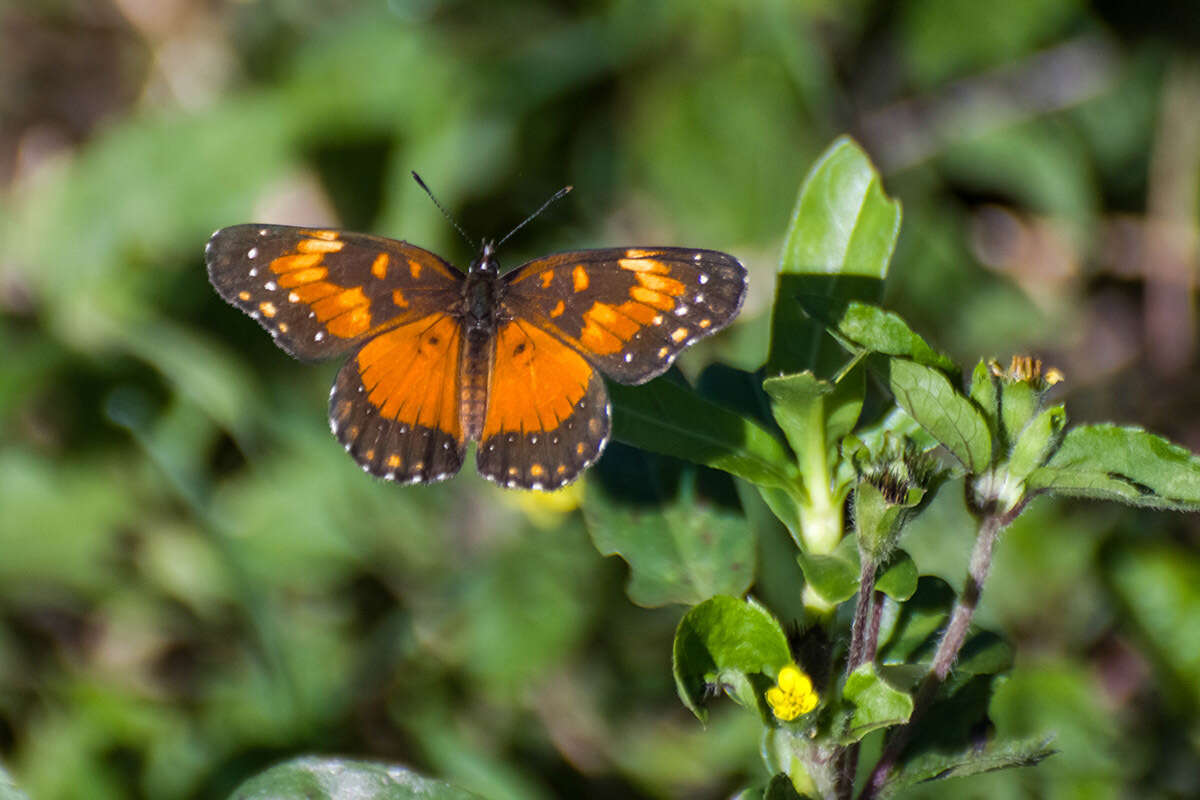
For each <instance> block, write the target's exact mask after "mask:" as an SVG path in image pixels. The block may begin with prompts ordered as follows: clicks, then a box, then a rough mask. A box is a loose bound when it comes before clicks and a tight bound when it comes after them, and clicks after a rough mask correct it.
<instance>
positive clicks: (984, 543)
mask: <svg viewBox="0 0 1200 800" xmlns="http://www.w3.org/2000/svg"><path fill="white" fill-rule="evenodd" d="M1017 511H1019V509H1014V511H1013V512H1011V513H1009V514H1006V515H998V514H995V513H989V514H986V515H985V516H984V517H983V519H982V520H980V524H979V533H978V535H977V536H976V537H975V549H974V550H973V551H972V552H971V563H970V565H969V567H968V572H967V582H966V586H964V587H963V592H962V595H961V596H960V597H959V598H958V601H957V602H956V603H955V604H954V610H953V611H952V612H951V613H950V622H949V624H948V625H947V626H946V630H945V631H944V632H943V633H942V640H941V642H939V643H938V648H937V652H936V653H935V654H934V656H933V663H932V664H931V665H930V668H929V672H928V673H927V674H926V676H925V679H924V680H923V681H921V686H920V688H919V689H918V690H917V696H916V697H915V698H914V700H913V713H912V716H911V717H910V718H909V720H908V723H907V724H905V725H904V726H903V727H900V728H898V729H897V730H896V731H895V732H894V733H893V734H892V736H891V737H889V738H888V742H887V745H886V746H885V747H884V748H883V753H882V754H881V755H880V756H879V761H878V762H876V764H875V769H874V770H872V771H871V777H870V779H869V780H868V781H867V785H866V786H865V787H863V790H862V792H861V793H860V794H859V796H858V797H859V800H872V798H874V797H875V796H876V795H877V794H878V793H879V790H880V789H882V788H883V786H884V784H885V783H887V779H888V777H889V776H890V774H891V771H892V768H893V767H894V766H895V765H896V760H897V759H898V758H899V757H900V755H901V753H903V752H904V748H905V747H906V746H907V745H908V743H909V741H910V740H911V739H912V735H913V731H914V730H915V727H916V724H917V722H919V721H920V718H921V716H922V715H923V714H924V712H925V711H926V710H927V709H928V707H929V704H930V702H931V701H932V700H933V697H934V695H935V694H937V690H938V687H939V686H941V684H942V682H943V681H945V680H946V676H947V675H949V674H950V667H951V666H952V665H953V664H954V659H956V658H957V657H958V653H959V651H960V650H962V646H963V643H964V642H965V641H966V639H967V630H968V629H969V628H970V626H971V618H972V617H973V616H974V615H975V609H976V607H977V606H978V605H979V596H980V594H981V593H982V592H983V584H984V582H985V581H986V580H987V576H988V571H989V570H990V569H991V566H992V551H993V550H994V548H995V546H996V538H997V536H998V535H999V533H1000V530H1001V529H1002V528H1003V527H1004V526H1005V525H1006V524H1008V523H1009V522H1011V521H1012V518H1013V517H1015V516H1016V512H1017Z"/></svg>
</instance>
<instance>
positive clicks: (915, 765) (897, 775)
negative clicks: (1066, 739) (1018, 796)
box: [878, 737, 1058, 797]
mask: <svg viewBox="0 0 1200 800" xmlns="http://www.w3.org/2000/svg"><path fill="white" fill-rule="evenodd" d="M1051 741H1052V740H1051V739H1050V738H1046V737H1040V738H1035V739H1023V740H1019V741H1003V742H993V743H991V744H990V745H989V746H988V747H987V748H986V749H984V750H983V751H982V752H979V751H977V750H975V749H974V748H972V749H968V750H966V751H963V752H960V753H954V754H943V753H936V752H931V753H926V754H924V755H922V756H920V757H918V758H915V759H913V760H912V761H910V762H906V763H905V764H904V765H903V766H901V767H900V768H899V769H898V770H896V771H895V772H894V773H893V774H892V777H891V778H890V779H889V780H888V782H887V783H886V784H885V785H884V786H883V788H882V789H881V791H880V793H879V795H878V796H879V797H890V796H891V795H892V794H894V793H895V792H898V791H899V790H901V789H905V788H908V787H909V786H913V785H914V784H918V783H922V782H924V781H932V780H942V779H944V778H962V777H966V776H968V775H978V774H979V773H981V772H992V771H994V770H998V769H1007V768H1009V767H1032V766H1035V765H1037V764H1039V763H1041V762H1042V761H1044V760H1045V759H1047V758H1049V757H1050V756H1052V755H1054V754H1055V753H1056V752H1058V751H1057V750H1054V749H1053V748H1051V747H1049V746H1048V745H1049V744H1050V742H1051Z"/></svg>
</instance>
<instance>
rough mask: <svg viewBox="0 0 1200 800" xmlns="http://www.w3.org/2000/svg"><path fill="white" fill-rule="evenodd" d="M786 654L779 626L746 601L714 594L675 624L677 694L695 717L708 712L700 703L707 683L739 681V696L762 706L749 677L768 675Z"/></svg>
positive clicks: (776, 669) (771, 676)
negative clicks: (748, 694) (750, 692)
mask: <svg viewBox="0 0 1200 800" xmlns="http://www.w3.org/2000/svg"><path fill="white" fill-rule="evenodd" d="M791 660H792V655H791V650H790V649H789V647H788V642H787V636H785V635H784V632H783V628H782V627H780V625H779V622H778V621H777V620H776V619H775V618H774V617H773V616H771V614H770V613H768V612H767V611H766V610H765V609H763V608H762V607H761V606H759V605H758V604H757V603H754V602H752V601H748V600H740V599H738V598H736V597H729V596H727V595H717V596H716V597H713V598H710V599H708V600H706V601H704V602H703V603H701V604H700V605H698V606H696V607H695V608H693V609H692V610H691V611H689V612H688V613H687V614H685V615H684V617H683V619H681V620H680V621H679V627H678V628H677V629H676V630H675V644H674V647H673V654H672V670H673V672H674V674H675V687H676V689H677V690H678V691H679V699H680V700H682V701H683V704H684V705H685V706H687V707H688V708H689V709H691V710H692V713H693V714H695V715H696V717H697V718H698V719H700V721H701V722H703V721H704V720H705V719H706V718H707V716H708V712H707V711H705V709H704V707H703V703H704V694H705V687H706V686H707V685H709V684H710V683H717V684H723V683H731V682H739V683H742V684H743V685H742V687H741V689H742V690H741V691H740V692H738V696H739V699H740V700H741V702H743V703H746V704H748V705H749V704H751V703H753V704H754V705H757V706H759V707H760V711H762V709H761V705H762V703H761V692H758V691H757V689H756V687H752V686H751V685H750V678H751V677H752V676H756V675H761V676H766V678H768V679H769V680H774V679H775V676H776V674H777V673H778V672H779V670H780V669H781V668H782V667H783V666H784V665H786V664H789V663H791ZM764 689H765V686H764ZM749 691H754V696H753V697H747V696H746V695H747V693H748V692H749ZM752 707H753V706H752Z"/></svg>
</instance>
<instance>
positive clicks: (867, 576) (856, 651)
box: [846, 553, 878, 677]
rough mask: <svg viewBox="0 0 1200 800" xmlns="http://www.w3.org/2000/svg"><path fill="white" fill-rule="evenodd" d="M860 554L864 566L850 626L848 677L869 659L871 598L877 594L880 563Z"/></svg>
mask: <svg viewBox="0 0 1200 800" xmlns="http://www.w3.org/2000/svg"><path fill="white" fill-rule="evenodd" d="M860 556H861V558H862V568H861V570H860V572H859V575H858V601H857V602H856V603H855V605H854V622H853V623H852V624H851V626H850V654H849V655H848V656H847V657H846V677H849V676H850V673H851V672H853V671H854V670H855V668H857V667H858V666H859V665H860V664H862V663H863V662H865V661H866V660H867V659H866V653H867V647H868V643H867V633H868V631H869V630H870V625H869V624H868V620H869V618H870V615H871V600H872V599H873V597H874V595H875V571H876V567H877V566H878V565H877V564H876V563H875V560H874V559H871V558H868V557H867V555H866V554H865V553H860Z"/></svg>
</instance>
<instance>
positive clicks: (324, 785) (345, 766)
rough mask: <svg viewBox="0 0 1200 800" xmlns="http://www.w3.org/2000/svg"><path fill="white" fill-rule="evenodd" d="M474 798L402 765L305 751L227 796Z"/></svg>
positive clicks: (269, 799) (263, 799) (256, 799)
mask: <svg viewBox="0 0 1200 800" xmlns="http://www.w3.org/2000/svg"><path fill="white" fill-rule="evenodd" d="M283 797H303V798H306V799H307V800H349V798H354V800H416V799H417V798H421V799H422V800H425V799H426V798H428V800H479V795H477V794H473V793H471V792H468V791H466V790H465V789H459V788H456V787H454V786H451V785H450V784H448V783H443V782H442V781H435V780H432V779H430V778H425V777H422V776H421V775H418V774H417V773H415V772H413V771H411V770H409V769H406V768H404V767H400V766H395V765H392V764H381V763H378V762H374V761H353V760H350V759H340V758H318V757H316V756H305V757H302V758H297V759H294V760H292V761H287V762H285V763H283V764H279V765H278V766H274V767H271V768H270V769H268V770H267V771H266V772H261V773H259V774H258V775H256V776H254V777H253V778H251V779H250V780H248V781H246V782H245V783H243V784H242V785H241V786H239V787H238V788H237V789H235V790H234V791H233V794H231V795H230V796H229V800H278V799H279V798H283Z"/></svg>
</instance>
